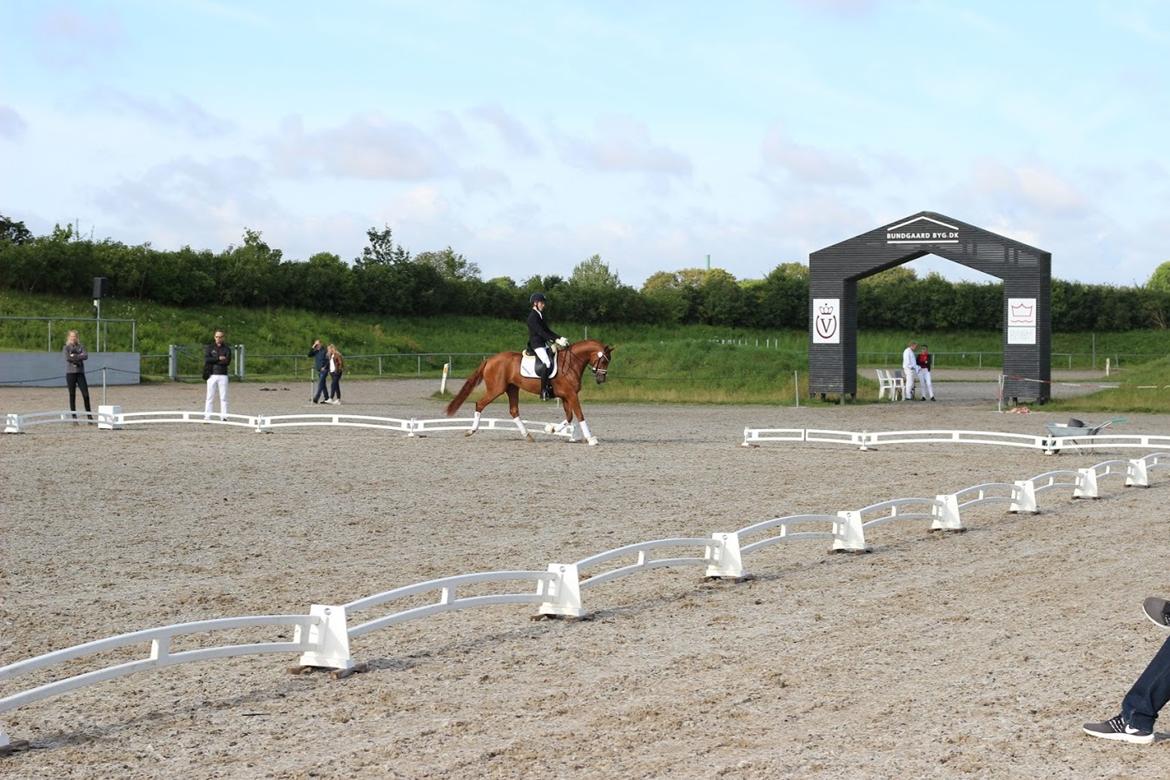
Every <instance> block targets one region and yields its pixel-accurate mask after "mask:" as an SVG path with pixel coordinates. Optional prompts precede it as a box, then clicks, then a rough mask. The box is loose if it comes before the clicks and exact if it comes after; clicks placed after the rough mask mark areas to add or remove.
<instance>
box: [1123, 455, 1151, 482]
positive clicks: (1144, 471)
mask: <svg viewBox="0 0 1170 780" xmlns="http://www.w3.org/2000/svg"><path fill="white" fill-rule="evenodd" d="M1125 486H1126V487H1149V486H1150V470H1149V469H1148V468H1147V467H1146V460H1145V458H1134V459H1133V460H1131V461H1130V462H1129V468H1127V469H1126V470H1125Z"/></svg>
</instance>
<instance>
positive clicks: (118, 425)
mask: <svg viewBox="0 0 1170 780" xmlns="http://www.w3.org/2000/svg"><path fill="white" fill-rule="evenodd" d="M97 426H98V430H99V431H120V430H122V407H121V406H116V405H111V404H100V405H99V406H98V424H97Z"/></svg>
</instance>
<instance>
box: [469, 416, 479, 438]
mask: <svg viewBox="0 0 1170 780" xmlns="http://www.w3.org/2000/svg"><path fill="white" fill-rule="evenodd" d="M478 430H479V412H476V413H475V416H474V417H472V418H471V432H472V433H475V432H476V431H478Z"/></svg>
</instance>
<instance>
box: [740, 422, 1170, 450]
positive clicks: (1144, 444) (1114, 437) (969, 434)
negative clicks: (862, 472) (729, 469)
mask: <svg viewBox="0 0 1170 780" xmlns="http://www.w3.org/2000/svg"><path fill="white" fill-rule="evenodd" d="M771 441H794V442H818V443H825V444H849V445H852V446H854V447H857V448H858V449H860V450H870V449H876V448H877V447H880V446H883V445H891V444H989V445H998V446H1001V447H1023V448H1024V449H1030V450H1040V451H1042V452H1044V453H1045V454H1056V453H1059V452H1060V451H1061V450H1062V449H1074V450H1076V451H1078V452H1083V451H1085V450H1092V449H1098V448H1107V449H1114V448H1121V449H1149V448H1151V447H1170V436H1162V435H1153V434H1121V433H1099V434H1095V435H1092V436H1087V435H1084V434H1082V435H1079V436H1048V435H1037V436H1033V435H1030V434H1026V433H1002V432H997V431H960V430H953V431H947V430H923V431H829V430H817V429H815V428H807V429H802V428H744V429H743V442H742V446H744V447H754V446H758V445H759V444H760V443H761V442H771Z"/></svg>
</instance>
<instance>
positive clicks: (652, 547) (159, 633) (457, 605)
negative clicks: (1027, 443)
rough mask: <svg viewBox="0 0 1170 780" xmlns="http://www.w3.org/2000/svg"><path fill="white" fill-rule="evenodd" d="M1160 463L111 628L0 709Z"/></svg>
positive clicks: (573, 591)
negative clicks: (69, 665) (223, 637)
mask: <svg viewBox="0 0 1170 780" xmlns="http://www.w3.org/2000/svg"><path fill="white" fill-rule="evenodd" d="M200 416H201V415H200ZM326 416H332V415H326ZM1168 467H1170V453H1167V452H1154V453H1150V454H1148V455H1145V456H1144V457H1142V458H1137V459H1134V460H1128V461H1122V460H1110V461H1104V462H1102V463H1098V464H1096V465H1094V466H1089V467H1087V468H1082V469H1076V470H1072V469H1066V470H1057V471H1050V472H1045V473H1043V474H1038V475H1036V476H1034V477H1031V478H1030V479H1025V480H1019V481H1017V482H1013V483H1002V482H988V483H983V484H978V485H972V486H971V487H966V488H962V489H961V490H958V491H956V492H954V493H950V494H945V495H938V496H935V497H934V498H915V497H912V498H898V499H892V500H889V501H882V502H879V503H876V504H870V505H868V506H865V507H862V508H861V509H856V510H844V511H839V512H836V513H835V514H802V515H792V516H788V517H777V518H772V519H770V520H764V521H761V522H756V523H753V524H751V525H747V526H744V527H743V528H740V529H739V530H738V531H730V532H716V533H712V534H711V536H710V538H706V537H679V538H669V539H657V540H652V541H648V542H640V543H637V544H631V545H625V546H623V547H617V548H615V549H612V550H606V551H604V552H600V553H597V554H596V555H591V556H588V557H586V558H582V559H581V560H578V561H577V562H576V563H567V564H563V563H550V564H548V567H547V570H546V571H529V570H515V571H490V572H478V573H472V574H459V575H455V576H451V577H444V578H441V579H436V580H428V581H425V582H419V583H415V584H413V585H407V586H404V587H400V588H395V589H393V590H388V591H385V592H382V593H378V594H375V595H372V596H366V597H364V598H360V599H356V600H354V601H350V602H348V603H345V604H342V605H339V606H327V605H321V604H314V605H312V607H311V608H310V610H309V614H307V615H258V616H246V617H234V618H220V619H215V620H202V621H196V622H192V623H179V624H175V625H170V626H163V627H162V628H154V629H147V630H143V631H135V632H132V633H127V634H119V635H118V636H113V637H109V638H107V639H101V640H97V641H93V642H87V643H84V644H80V645H76V646H74V647H70V648H65V649H63V650H56V651H53V652H50V653H46V654H44V655H40V656H36V657H35V658H30V659H27V660H24V661H18V662H16V663H12V664H9V665H7V666H3V667H0V685H3V684H4V683H7V682H8V681H10V680H12V679H14V678H16V677H19V676H21V675H24V674H27V673H29V672H33V671H37V670H46V669H50V668H55V667H59V666H62V665H63V664H65V663H66V662H69V661H72V660H75V659H79V658H84V657H89V656H95V655H99V654H101V653H106V652H109V651H111V650H117V649H121V648H125V647H130V646H133V645H136V644H144V643H146V642H150V652H149V655H148V656H147V657H145V658H141V659H138V660H134V661H129V662H122V663H116V664H113V665H110V666H106V667H102V668H99V669H96V670H93V671H88V672H83V673H81V674H74V675H72V676H67V677H64V678H63V679H59V680H55V681H51V682H47V683H43V684H41V685H38V686H36V687H33V688H30V689H27V690H23V691H17V692H16V693H13V694H10V695H8V696H6V697H4V698H0V713H4V712H8V711H11V710H14V709H16V708H18V707H22V706H25V705H27V704H31V703H33V702H36V701H40V700H42V699H46V698H49V697H50V696H56V695H58V694H61V693H65V692H67V691H70V690H74V689H76V688H80V687H83V686H86V685H91V684H94V683H98V682H102V681H105V680H111V679H115V678H117V677H122V676H125V675H128V674H133V673H135V672H140V671H147V670H150V669H158V668H162V667H165V666H172V665H174V664H179V663H184V662H190V661H204V660H209V659H214V658H227V657H232V656H239V655H253V654H260V653H283V652H299V653H300V654H301V656H300V663H301V664H302V665H304V666H317V667H324V668H331V669H340V670H348V669H352V668H353V667H354V666H355V663H354V660H353V657H352V655H351V653H350V648H349V642H350V640H351V639H356V638H358V637H361V636H363V635H365V634H368V633H370V632H372V631H376V630H378V629H380V628H385V627H388V626H391V625H396V624H398V623H404V622H407V621H411V620H417V619H421V618H425V617H429V616H431V615H436V614H440V613H443V612H450V611H454V610H460V609H469V608H472V607H480V606H496V605H506V604H532V605H537V607H538V611H539V613H540V614H543V615H567V616H576V617H580V616H583V615H585V614H587V611H586V609H585V607H584V604H583V602H582V598H581V594H582V591H585V590H589V589H592V588H596V587H598V586H600V585H603V584H606V583H608V582H612V581H614V580H617V579H619V578H622V577H626V576H630V575H633V574H636V573H639V572H641V571H646V570H649V569H654V568H660V567H664V566H700V565H702V566H706V575H707V576H708V577H724V578H743V577H746V576H748V573H747V570H746V568H745V567H744V560H743V559H744V556H745V555H747V554H748V553H754V552H756V551H759V550H762V549H764V548H766V547H768V546H770V545H773V544H777V543H779V542H787V541H798V540H825V541H831V542H832V550H833V551H847V552H864V551H866V550H867V549H868V547H867V544H866V539H865V531H866V529H867V528H871V529H872V528H874V527H877V526H880V525H882V524H884V523H888V522H892V521H895V520H898V521H901V520H929V521H930V526H929V528H930V529H931V530H943V531H961V530H963V524H962V518H961V513H962V512H963V510H966V509H969V508H972V507H976V506H980V505H984V504H990V503H1003V502H1007V503H1009V504H1010V507H1009V511H1012V512H1021V513H1037V512H1039V511H1040V510H1039V506H1038V503H1037V500H1036V497H1037V494H1039V493H1041V492H1044V491H1047V490H1052V489H1056V488H1066V489H1071V492H1072V496H1071V497H1073V498H1096V497H1097V496H1098V481H1099V480H1100V479H1101V478H1103V477H1108V476H1118V477H1120V476H1122V474H1124V476H1125V485H1126V486H1143V487H1144V486H1148V485H1149V473H1150V471H1151V470H1153V469H1155V468H1168ZM803 526H820V527H821V528H820V529H819V530H810V531H793V529H794V528H798V527H803ZM760 535H764V536H763V538H761V539H756V540H754V541H751V542H750V543H747V544H744V543H743V542H744V541H745V540H747V539H748V538H750V537H758V536H760ZM667 550H675V551H676V554H675V555H673V556H666V557H654V556H653V553H656V552H659V551H667ZM685 550H690V551H692V552H693V553H694V554H693V555H689V556H688V555H678V554H677V551H685ZM613 563H617V564H618V565H616V566H613V567H612V568H608V569H603V570H602V571H601V572H600V573H596V574H592V576H591V575H590V571H591V570H595V569H598V568H600V567H604V566H605V565H606V564H613ZM507 582H520V583H525V584H527V586H528V587H529V588H534V590H527V591H519V592H504V593H499V592H496V593H479V592H472V593H468V594H464V593H461V592H460V591H461V590H463V589H469V588H475V587H483V586H484V585H491V584H495V583H507ZM430 593H434V594H437V595H436V597H435V599H434V600H433V601H430V602H428V603H423V604H416V605H413V606H407V607H405V608H404V609H401V610H399V611H396V612H393V613H390V614H388V615H383V616H381V617H376V618H373V619H370V620H366V621H364V622H361V623H356V624H354V625H349V618H348V616H349V615H351V614H352V613H355V612H361V611H365V610H371V609H374V608H377V607H381V606H384V605H386V604H391V603H393V602H397V601H401V600H406V599H414V600H415V601H417V600H419V598H420V597H424V596H426V595H427V594H430ZM410 603H413V602H410ZM271 625H281V626H292V627H293V628H294V636H293V639H292V640H291V641H269V642H251V643H245V644H229V645H221V646H213V647H200V648H196V649H191V650H182V651H178V652H176V651H173V650H172V649H171V642H172V640H173V639H174V638H175V637H179V636H184V635H190V634H196V633H207V632H214V631H224V630H234V629H247V628H256V627H259V626H271ZM10 744H11V741H10V738H9V737H8V735H7V734H5V732H4V731H3V729H2V728H0V750H3V749H4V748H6V747H8V746H9V745H10Z"/></svg>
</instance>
